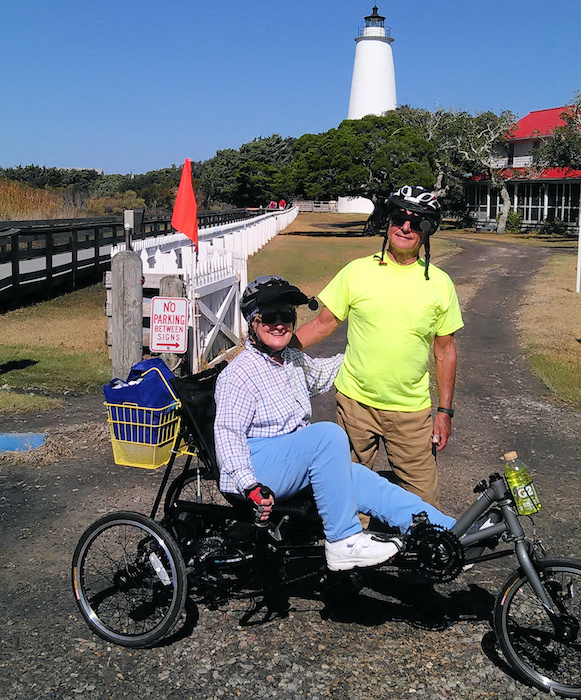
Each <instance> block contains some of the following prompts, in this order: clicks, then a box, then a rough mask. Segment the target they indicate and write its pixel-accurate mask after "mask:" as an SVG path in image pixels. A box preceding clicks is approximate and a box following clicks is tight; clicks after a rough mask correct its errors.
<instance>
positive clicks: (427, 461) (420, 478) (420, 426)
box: [337, 392, 440, 508]
mask: <svg viewBox="0 0 581 700" xmlns="http://www.w3.org/2000/svg"><path fill="white" fill-rule="evenodd" d="M337 423H338V424H339V425H340V426H341V427H342V428H343V429H344V430H345V431H346V433H347V435H348V436H349V443H350V446H351V456H352V459H353V461H354V462H359V463H360V464H364V465H365V466H366V467H369V468H370V469H373V465H374V463H375V459H376V457H377V452H378V449H379V441H380V440H382V441H383V444H384V446H385V451H386V452H387V457H388V459H389V463H390V465H391V468H392V469H393V471H394V474H395V476H396V483H399V485H400V486H402V487H403V488H404V489H407V490H408V491H411V492H412V493H416V494H417V495H418V496H420V497H421V498H422V500H424V501H426V502H427V503H431V504H432V505H433V506H435V507H436V508H440V490H439V486H438V471H437V467H436V457H435V451H434V450H433V448H432V429H433V422H432V412H431V409H429V408H426V409H425V410H423V411H417V412H414V413H404V412H403V411H382V410H380V409H377V408H371V407H370V406H365V404H361V403H359V402H358V401H355V400H354V399H350V398H349V397H348V396H345V395H344V394H341V393H340V392H337Z"/></svg>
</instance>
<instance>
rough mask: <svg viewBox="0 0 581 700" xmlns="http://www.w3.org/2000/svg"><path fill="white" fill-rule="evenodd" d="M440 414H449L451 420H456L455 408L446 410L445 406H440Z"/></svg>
mask: <svg viewBox="0 0 581 700" xmlns="http://www.w3.org/2000/svg"><path fill="white" fill-rule="evenodd" d="M438 413H447V414H448V415H449V416H450V418H454V409H453V408H444V407H443V406H438Z"/></svg>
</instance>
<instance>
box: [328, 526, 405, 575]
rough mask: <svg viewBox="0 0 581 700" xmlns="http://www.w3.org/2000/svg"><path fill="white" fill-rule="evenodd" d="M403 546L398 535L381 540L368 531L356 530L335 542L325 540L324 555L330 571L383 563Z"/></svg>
mask: <svg viewBox="0 0 581 700" xmlns="http://www.w3.org/2000/svg"><path fill="white" fill-rule="evenodd" d="M402 547H403V543H402V541H401V540H400V539H399V537H391V538H390V539H389V540H382V539H380V538H379V537H376V536H374V535H373V534H372V533H370V532H366V531H363V532H358V533H356V534H355V535H351V536H350V537H345V538H344V539H342V540H338V541H337V542H325V557H326V558H327V566H328V567H329V569H330V571H347V570H348V569H354V568H355V567H356V566H359V567H363V566H377V565H378V564H383V563H385V562H386V561H388V560H389V559H391V558H392V557H394V556H395V555H396V554H397V553H398V552H400V551H401V548H402Z"/></svg>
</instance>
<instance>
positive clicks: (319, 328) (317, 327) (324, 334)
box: [291, 306, 342, 350]
mask: <svg viewBox="0 0 581 700" xmlns="http://www.w3.org/2000/svg"><path fill="white" fill-rule="evenodd" d="M341 323H342V321H340V320H339V319H338V318H337V317H336V316H335V315H334V314H332V313H331V312H330V311H329V309H327V307H326V306H324V307H323V308H322V309H321V311H320V312H319V315H318V316H316V317H315V318H314V319H313V320H312V321H309V322H308V323H305V324H304V325H303V326H301V327H300V328H299V329H297V330H296V331H295V334H294V337H293V339H292V342H291V347H295V348H298V349H299V350H304V349H305V348H310V347H311V345H315V344H316V343H320V342H321V340H325V338H328V337H329V336H330V335H331V334H332V333H334V332H335V331H336V330H337V328H339V326H340V325H341Z"/></svg>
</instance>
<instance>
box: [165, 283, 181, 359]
mask: <svg viewBox="0 0 581 700" xmlns="http://www.w3.org/2000/svg"><path fill="white" fill-rule="evenodd" d="M159 296H160V297H183V296H184V283H183V282H182V280H181V278H180V277H179V276H178V275H166V276H165V277H162V278H161V280H160V281H159ZM161 359H162V360H163V361H164V362H165V364H166V365H167V366H168V367H169V368H170V369H171V370H172V371H174V370H175V369H176V368H177V366H178V365H179V362H180V359H181V356H180V355H175V354H174V353H173V352H162V353H161Z"/></svg>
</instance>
